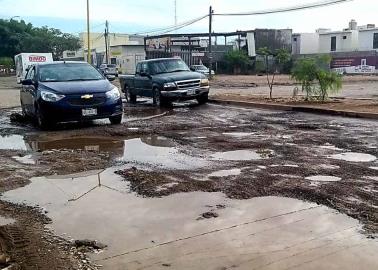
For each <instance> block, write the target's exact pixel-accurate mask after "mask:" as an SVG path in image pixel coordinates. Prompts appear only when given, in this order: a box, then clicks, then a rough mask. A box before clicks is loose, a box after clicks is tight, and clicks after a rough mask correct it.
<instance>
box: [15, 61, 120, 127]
mask: <svg viewBox="0 0 378 270" xmlns="http://www.w3.org/2000/svg"><path fill="white" fill-rule="evenodd" d="M20 99H21V107H22V112H23V114H24V115H25V116H30V117H32V118H34V119H35V120H36V122H37V123H38V125H39V126H40V127H41V128H48V127H51V126H53V125H54V124H55V123H57V122H70V121H87V120H93V119H100V118H109V120H110V122H111V123H112V124H119V123H121V121H122V115H123V107H122V99H121V93H120V91H119V90H118V88H117V87H115V86H114V85H112V84H111V83H110V82H109V81H108V80H107V79H106V78H105V77H104V76H103V75H102V74H101V73H100V72H99V71H98V70H97V69H96V68H94V67H93V66H91V65H89V64H88V63H85V62H54V63H49V64H37V65H33V66H32V67H31V68H30V69H29V71H28V73H27V74H26V78H25V79H24V80H22V89H21V95H20Z"/></svg>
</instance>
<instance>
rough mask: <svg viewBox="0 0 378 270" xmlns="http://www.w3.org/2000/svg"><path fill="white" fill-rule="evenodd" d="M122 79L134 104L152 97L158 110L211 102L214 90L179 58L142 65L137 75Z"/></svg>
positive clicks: (124, 88) (207, 81) (139, 66)
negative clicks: (189, 102) (180, 102)
mask: <svg viewBox="0 0 378 270" xmlns="http://www.w3.org/2000/svg"><path fill="white" fill-rule="evenodd" d="M119 78H120V83H121V87H122V91H123V92H124V93H125V95H126V98H127V99H128V100H129V102H131V103H135V102H136V99H137V96H143V97H151V98H153V102H154V104H155V105H157V106H165V105H170V104H171V102H172V101H177V100H190V99H197V101H198V102H199V103H200V104H203V103H206V102H207V101H208V98H209V90H210V86H209V80H208V79H207V78H206V76H205V75H203V74H200V73H197V72H192V71H191V70H190V69H189V67H188V66H187V65H186V64H185V62H184V61H182V60H181V59H178V58H163V59H152V60H147V61H142V62H139V63H138V64H137V67H136V72H135V75H120V76H119Z"/></svg>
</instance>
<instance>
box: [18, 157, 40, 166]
mask: <svg viewBox="0 0 378 270" xmlns="http://www.w3.org/2000/svg"><path fill="white" fill-rule="evenodd" d="M12 158H13V159H14V160H16V161H17V162H19V163H21V164H26V165H35V164H37V163H38V160H37V159H36V158H35V156H33V155H26V156H22V157H19V156H14V157H12Z"/></svg>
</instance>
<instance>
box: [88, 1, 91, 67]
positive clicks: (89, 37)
mask: <svg viewBox="0 0 378 270" xmlns="http://www.w3.org/2000/svg"><path fill="white" fill-rule="evenodd" d="M87 42H88V48H87V50H88V54H87V58H88V59H87V61H88V63H89V64H92V56H91V33H90V26H89V0H87Z"/></svg>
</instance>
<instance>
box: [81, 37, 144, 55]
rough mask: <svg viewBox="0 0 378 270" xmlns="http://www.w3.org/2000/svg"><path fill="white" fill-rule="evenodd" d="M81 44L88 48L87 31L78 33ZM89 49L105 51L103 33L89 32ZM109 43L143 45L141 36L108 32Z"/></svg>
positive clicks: (114, 44)
mask: <svg viewBox="0 0 378 270" xmlns="http://www.w3.org/2000/svg"><path fill="white" fill-rule="evenodd" d="M79 37H80V40H81V44H82V45H83V47H84V48H88V38H87V33H80V34H79ZM90 39H91V42H90V45H91V49H94V50H96V51H97V52H104V51H105V37H104V33H91V37H90ZM109 44H110V46H120V45H138V44H139V45H143V44H144V41H143V37H139V36H131V35H127V34H114V33H110V34H109Z"/></svg>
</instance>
